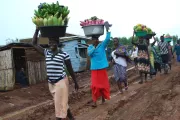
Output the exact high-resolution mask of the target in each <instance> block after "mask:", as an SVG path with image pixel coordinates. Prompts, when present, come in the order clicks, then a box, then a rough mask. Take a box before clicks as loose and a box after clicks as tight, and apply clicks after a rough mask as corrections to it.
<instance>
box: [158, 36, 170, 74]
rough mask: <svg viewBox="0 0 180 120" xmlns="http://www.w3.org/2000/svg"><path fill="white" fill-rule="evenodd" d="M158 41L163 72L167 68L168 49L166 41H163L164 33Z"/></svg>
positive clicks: (165, 71) (166, 70)
mask: <svg viewBox="0 0 180 120" xmlns="http://www.w3.org/2000/svg"><path fill="white" fill-rule="evenodd" d="M160 40H161V41H160V42H159V43H158V47H159V50H160V55H161V59H162V63H163V68H164V73H167V72H168V69H169V64H168V62H169V54H168V53H169V52H168V51H169V50H168V43H167V42H166V41H164V35H162V36H161V37H160Z"/></svg>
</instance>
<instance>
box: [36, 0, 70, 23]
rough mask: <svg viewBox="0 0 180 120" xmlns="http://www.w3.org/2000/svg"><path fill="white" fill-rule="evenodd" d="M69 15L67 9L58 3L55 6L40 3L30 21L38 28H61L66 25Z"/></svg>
mask: <svg viewBox="0 0 180 120" xmlns="http://www.w3.org/2000/svg"><path fill="white" fill-rule="evenodd" d="M69 13H70V11H69V10H68V7H67V6H61V5H59V2H58V1H57V2H56V4H54V3H52V4H47V3H41V4H40V5H39V6H38V10H35V13H34V15H35V16H34V17H33V18H32V21H33V23H34V24H35V25H36V26H38V27H41V26H63V25H67V24H68V21H69V18H68V15H69Z"/></svg>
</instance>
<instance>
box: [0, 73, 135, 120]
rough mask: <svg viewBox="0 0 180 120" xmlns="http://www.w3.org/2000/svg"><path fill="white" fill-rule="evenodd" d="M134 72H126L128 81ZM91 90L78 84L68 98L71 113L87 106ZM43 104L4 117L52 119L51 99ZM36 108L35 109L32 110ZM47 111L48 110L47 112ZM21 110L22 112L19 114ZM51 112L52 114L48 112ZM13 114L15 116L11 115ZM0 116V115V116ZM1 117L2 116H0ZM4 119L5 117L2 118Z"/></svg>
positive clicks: (28, 119)
mask: <svg viewBox="0 0 180 120" xmlns="http://www.w3.org/2000/svg"><path fill="white" fill-rule="evenodd" d="M133 74H134V72H133V71H130V72H129V73H128V76H132V79H131V80H130V81H133V80H135V79H136V78H137V77H138V76H133ZM113 81H114V80H113V77H112V76H111V77H110V82H111V84H112V87H111V88H113V89H111V92H112V93H115V92H116V91H117V88H116V87H114V82H113ZM91 102H92V100H91V90H90V87H89V84H84V85H82V86H80V91H79V92H77V93H76V92H72V93H71V95H70V98H69V103H70V106H72V107H71V109H72V111H73V113H74V114H77V113H78V112H79V110H82V109H84V108H85V107H87V104H89V103H91ZM42 104H43V105H41V106H39V105H35V106H31V107H32V108H31V107H29V110H28V108H27V110H26V111H24V110H22V111H20V112H19V111H17V112H19V114H18V113H16V112H15V113H14V114H16V115H13V113H10V115H7V116H5V118H6V119H8V120H11V119H13V120H25V119H26V120H36V119H44V120H50V119H54V105H53V101H52V100H50V101H49V102H47V103H46V102H44V103H42ZM43 106H44V107H43ZM37 107H39V108H38V109H36V108H37ZM33 109H36V110H33ZM47 111H48V112H47ZM21 112H22V114H21ZM49 113H52V114H49ZM13 116H15V117H13ZM0 118H1V117H0ZM2 118H3V117H2ZM3 120H5V119H3Z"/></svg>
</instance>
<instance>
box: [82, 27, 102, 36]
mask: <svg viewBox="0 0 180 120" xmlns="http://www.w3.org/2000/svg"><path fill="white" fill-rule="evenodd" d="M82 28H83V30H84V34H85V36H87V37H90V36H100V35H103V34H104V25H89V26H83V27H82Z"/></svg>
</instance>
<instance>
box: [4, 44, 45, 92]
mask: <svg viewBox="0 0 180 120" xmlns="http://www.w3.org/2000/svg"><path fill="white" fill-rule="evenodd" d="M44 47H46V46H44ZM21 68H24V69H25V72H26V76H27V78H28V83H29V84H30V85H32V84H36V83H39V82H42V81H44V80H46V68H45V59H44V56H42V55H41V54H39V53H38V52H37V51H36V50H35V49H34V48H33V47H32V46H31V44H27V43H11V44H8V45H6V46H3V47H1V48H0V91H7V90H13V88H14V86H15V83H16V82H17V81H16V72H17V71H19V70H20V69H21Z"/></svg>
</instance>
